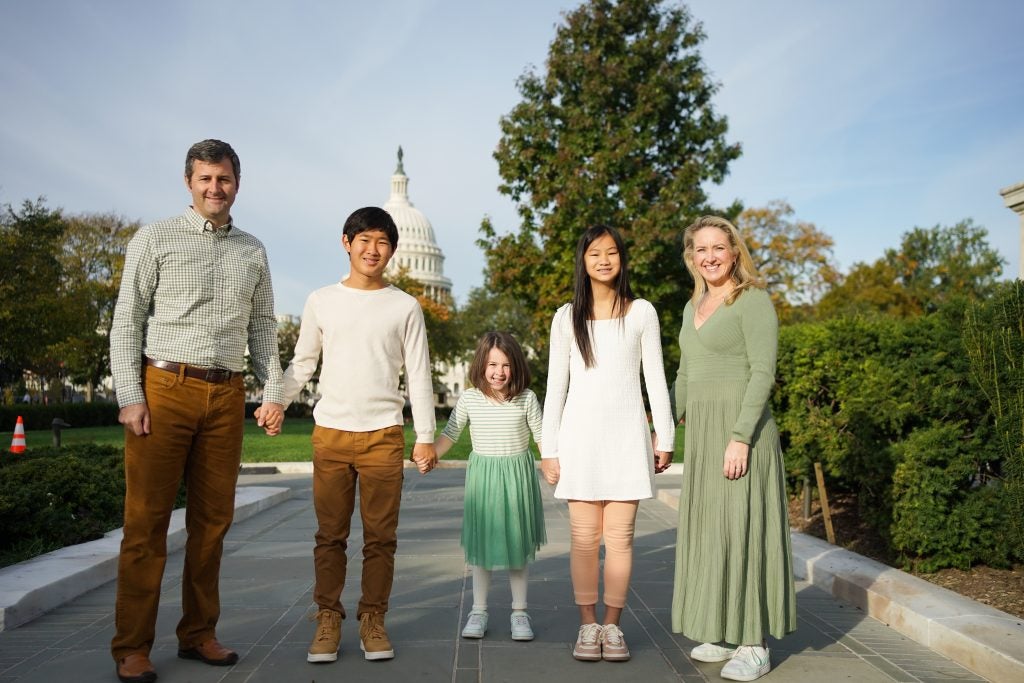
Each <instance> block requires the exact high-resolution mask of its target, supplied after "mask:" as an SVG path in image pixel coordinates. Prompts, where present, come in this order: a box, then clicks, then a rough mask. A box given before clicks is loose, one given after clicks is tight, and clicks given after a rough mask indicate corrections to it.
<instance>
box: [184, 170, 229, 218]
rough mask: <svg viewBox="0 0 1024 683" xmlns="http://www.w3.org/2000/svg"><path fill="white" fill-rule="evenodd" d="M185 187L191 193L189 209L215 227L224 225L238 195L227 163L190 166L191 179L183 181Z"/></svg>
mask: <svg viewBox="0 0 1024 683" xmlns="http://www.w3.org/2000/svg"><path fill="white" fill-rule="evenodd" d="M185 186H186V187H188V190H189V192H191V193H192V208H193V209H195V210H196V213H198V214H199V215H200V216H202V217H203V218H205V219H206V220H208V221H210V222H211V223H213V224H214V226H216V227H218V228H219V227H220V226H222V225H225V224H227V222H228V218H229V217H230V216H231V205H232V204H234V203H235V195H237V194H238V180H237V179H236V178H235V170H234V169H233V168H232V167H231V159H227V158H225V159H221V160H220V161H217V162H209V161H199V160H198V159H197V160H196V161H194V162H193V164H192V177H191V178H185Z"/></svg>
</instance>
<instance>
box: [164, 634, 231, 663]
mask: <svg viewBox="0 0 1024 683" xmlns="http://www.w3.org/2000/svg"><path fill="white" fill-rule="evenodd" d="M178 656H179V657H181V658H182V659H198V660H199V661H200V662H202V663H203V664H210V665H211V666H231V665H232V664H234V663H235V662H237V661H238V653H237V652H234V651H232V650H229V649H227V648H226V647H224V646H223V645H221V644H220V643H218V642H217V639H216V638H210V639H209V640H208V641H206V642H205V643H200V644H199V645H196V646H195V647H190V648H188V649H184V650H183V649H180V648H179V649H178Z"/></svg>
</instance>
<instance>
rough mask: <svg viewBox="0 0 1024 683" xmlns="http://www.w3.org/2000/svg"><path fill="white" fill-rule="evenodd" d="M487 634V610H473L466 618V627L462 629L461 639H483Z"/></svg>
mask: <svg viewBox="0 0 1024 683" xmlns="http://www.w3.org/2000/svg"><path fill="white" fill-rule="evenodd" d="M486 633H487V610H482V609H475V610H472V611H470V613H469V616H468V617H467V618H466V627H465V628H464V629H462V637H463V638H483V637H484V634H486Z"/></svg>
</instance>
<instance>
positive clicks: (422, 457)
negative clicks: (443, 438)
mask: <svg viewBox="0 0 1024 683" xmlns="http://www.w3.org/2000/svg"><path fill="white" fill-rule="evenodd" d="M409 459H410V460H412V461H413V462H414V463H416V468H417V469H419V471H420V474H426V473H427V472H429V471H430V470H432V469H434V468H435V467H437V451H436V450H435V449H434V444H432V443H417V444H413V447H412V456H411V457H410V458H409Z"/></svg>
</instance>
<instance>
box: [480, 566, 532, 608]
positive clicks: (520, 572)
mask: <svg viewBox="0 0 1024 683" xmlns="http://www.w3.org/2000/svg"><path fill="white" fill-rule="evenodd" d="M470 567H472V568H473V609H476V610H486V609H487V592H488V591H489V590H490V588H491V570H490V569H484V568H483V567H478V566H476V565H475V564H474V565H470ZM527 574H528V572H527V569H526V566H525V565H524V566H523V567H522V568H520V569H509V570H508V582H509V584H510V585H511V587H512V609H514V610H525V609H526V578H527Z"/></svg>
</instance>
